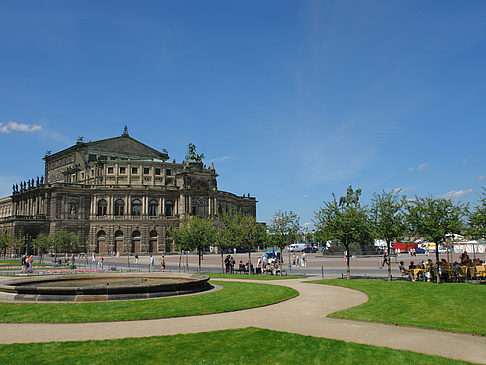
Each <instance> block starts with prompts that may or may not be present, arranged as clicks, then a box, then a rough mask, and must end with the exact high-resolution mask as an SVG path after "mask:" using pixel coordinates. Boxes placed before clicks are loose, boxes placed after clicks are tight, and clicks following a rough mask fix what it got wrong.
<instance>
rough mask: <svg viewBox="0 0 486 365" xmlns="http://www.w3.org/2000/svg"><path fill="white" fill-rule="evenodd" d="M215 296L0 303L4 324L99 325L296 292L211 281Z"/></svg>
mask: <svg viewBox="0 0 486 365" xmlns="http://www.w3.org/2000/svg"><path fill="white" fill-rule="evenodd" d="M211 283H212V284H217V285H221V286H222V287H223V289H222V290H219V291H215V292H212V293H206V294H200V295H191V296H181V297H171V298H162V299H150V300H132V301H116V302H97V303H56V304H54V303H32V304H31V303H0V322H97V321H128V320H138V319H149V318H169V317H181V316H192V315H200V314H208V313H218V312H228V311H234V310H240V309H247V308H252V307H259V306H263V305H268V304H273V303H277V302H280V301H283V300H286V299H290V298H293V297H295V296H297V295H298V292H297V291H295V290H294V289H291V288H288V287H285V286H277V285H269V284H259V283H236V282H217V281H216V282H211Z"/></svg>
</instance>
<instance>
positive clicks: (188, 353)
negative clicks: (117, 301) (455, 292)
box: [0, 328, 467, 365]
mask: <svg viewBox="0 0 486 365" xmlns="http://www.w3.org/2000/svg"><path fill="white" fill-rule="evenodd" d="M0 361H2V362H3V363H5V364H22V365H23V364H26V363H30V362H34V363H39V364H45V363H49V364H62V363H65V364H139V363H142V364H171V365H172V364H224V365H226V364H235V365H236V364H242V365H243V364H244V365H249V364H258V365H261V364H292V365H295V364H306V365H307V364H333V365H335V364H337V365H339V364H360V365H361V364H363V365H366V364H373V365H375V364H415V365H419V364H424V365H425V364H427V365H431V364H467V363H466V362H461V361H455V360H450V359H445V358H441V357H437V356H429V355H423V354H418V353H414V352H410V351H401V350H391V349H387V348H383V347H374V346H368V345H359V344H355V343H349V342H343V341H336V340H328V339H323V338H316V337H310V336H302V335H296V334H291V333H285V332H276V331H270V330H264V329H258V328H245V329H238V330H226V331H215V332H207V333H197V334H188V335H177V336H158V337H147V338H127V339H121V340H104V341H82V342H50V343H32V344H14V345H0Z"/></svg>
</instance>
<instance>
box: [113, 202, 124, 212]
mask: <svg viewBox="0 0 486 365" xmlns="http://www.w3.org/2000/svg"><path fill="white" fill-rule="evenodd" d="M124 214H125V202H124V201H123V199H117V200H116V201H115V215H124Z"/></svg>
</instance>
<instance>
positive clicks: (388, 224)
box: [370, 191, 407, 281]
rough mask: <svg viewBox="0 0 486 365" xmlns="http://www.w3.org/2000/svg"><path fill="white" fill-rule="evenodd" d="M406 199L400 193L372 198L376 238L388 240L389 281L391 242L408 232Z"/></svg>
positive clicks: (384, 193) (384, 194)
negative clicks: (405, 209) (405, 210)
mask: <svg viewBox="0 0 486 365" xmlns="http://www.w3.org/2000/svg"><path fill="white" fill-rule="evenodd" d="M404 204H405V201H404V200H403V199H400V198H399V197H398V193H392V192H391V193H387V192H385V191H383V192H382V193H381V194H376V193H375V194H373V198H372V200H371V209H370V213H371V223H372V227H373V231H374V236H375V237H376V238H379V239H382V240H385V241H386V251H387V255H388V281H391V279H392V277H391V260H390V246H391V242H393V241H395V242H396V241H397V240H398V239H400V238H401V237H403V235H404V234H405V232H406V229H407V226H406V223H405V216H404V213H403V206H404Z"/></svg>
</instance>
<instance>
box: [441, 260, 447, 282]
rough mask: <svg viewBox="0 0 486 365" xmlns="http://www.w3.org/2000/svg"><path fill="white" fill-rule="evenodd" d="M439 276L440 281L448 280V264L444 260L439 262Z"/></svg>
mask: <svg viewBox="0 0 486 365" xmlns="http://www.w3.org/2000/svg"><path fill="white" fill-rule="evenodd" d="M439 276H440V278H441V279H442V280H447V279H449V264H448V262H447V261H446V260H445V259H441V260H440V262H439Z"/></svg>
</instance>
